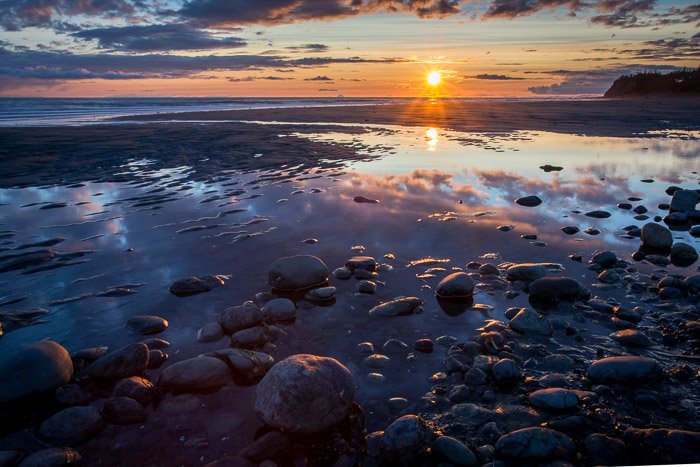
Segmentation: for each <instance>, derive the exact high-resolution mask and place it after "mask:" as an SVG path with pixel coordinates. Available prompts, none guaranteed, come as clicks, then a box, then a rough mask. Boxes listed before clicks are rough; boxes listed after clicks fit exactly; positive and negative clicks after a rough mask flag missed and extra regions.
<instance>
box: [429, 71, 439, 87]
mask: <svg viewBox="0 0 700 467" xmlns="http://www.w3.org/2000/svg"><path fill="white" fill-rule="evenodd" d="M440 81H442V76H440V72H439V71H433V72H430V73H428V84H429V85H431V86H437V85H438V84H440Z"/></svg>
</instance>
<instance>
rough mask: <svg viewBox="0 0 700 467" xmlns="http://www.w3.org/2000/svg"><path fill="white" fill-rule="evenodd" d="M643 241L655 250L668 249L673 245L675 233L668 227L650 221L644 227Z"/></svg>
mask: <svg viewBox="0 0 700 467" xmlns="http://www.w3.org/2000/svg"><path fill="white" fill-rule="evenodd" d="M642 243H643V244H644V245H645V246H647V247H649V248H653V249H655V250H664V251H668V250H669V249H670V248H671V245H673V234H672V233H671V231H670V230H668V229H667V228H666V227H664V226H662V225H659V224H655V223H653V222H649V223H648V224H644V226H643V227H642Z"/></svg>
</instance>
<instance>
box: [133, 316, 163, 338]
mask: <svg viewBox="0 0 700 467" xmlns="http://www.w3.org/2000/svg"><path fill="white" fill-rule="evenodd" d="M126 327H127V328H129V329H131V330H132V331H135V332H138V333H139V334H143V335H149V334H158V333H159V332H163V331H165V330H166V329H167V328H168V321H167V320H166V319H163V318H161V317H160V316H149V315H136V316H132V317H131V318H129V320H128V321H127V322H126Z"/></svg>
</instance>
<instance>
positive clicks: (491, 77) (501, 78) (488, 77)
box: [466, 73, 525, 81]
mask: <svg viewBox="0 0 700 467" xmlns="http://www.w3.org/2000/svg"><path fill="white" fill-rule="evenodd" d="M466 78H474V79H484V80H491V81H519V80H523V79H525V78H518V77H516V76H508V75H492V74H488V73H483V74H481V75H476V76H466Z"/></svg>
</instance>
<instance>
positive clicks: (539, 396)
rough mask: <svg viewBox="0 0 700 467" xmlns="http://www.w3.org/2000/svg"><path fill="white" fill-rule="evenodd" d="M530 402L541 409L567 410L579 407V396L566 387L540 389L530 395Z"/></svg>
mask: <svg viewBox="0 0 700 467" xmlns="http://www.w3.org/2000/svg"><path fill="white" fill-rule="evenodd" d="M528 400H529V401H530V404H532V405H533V406H535V407H538V408H540V409H546V410H555V411H556V410H558V411H566V410H573V409H575V408H577V407H578V396H577V395H576V393H575V392H574V391H570V390H568V389H564V388H548V389H540V390H539V391H535V392H532V393H530V395H529V396H528Z"/></svg>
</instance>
